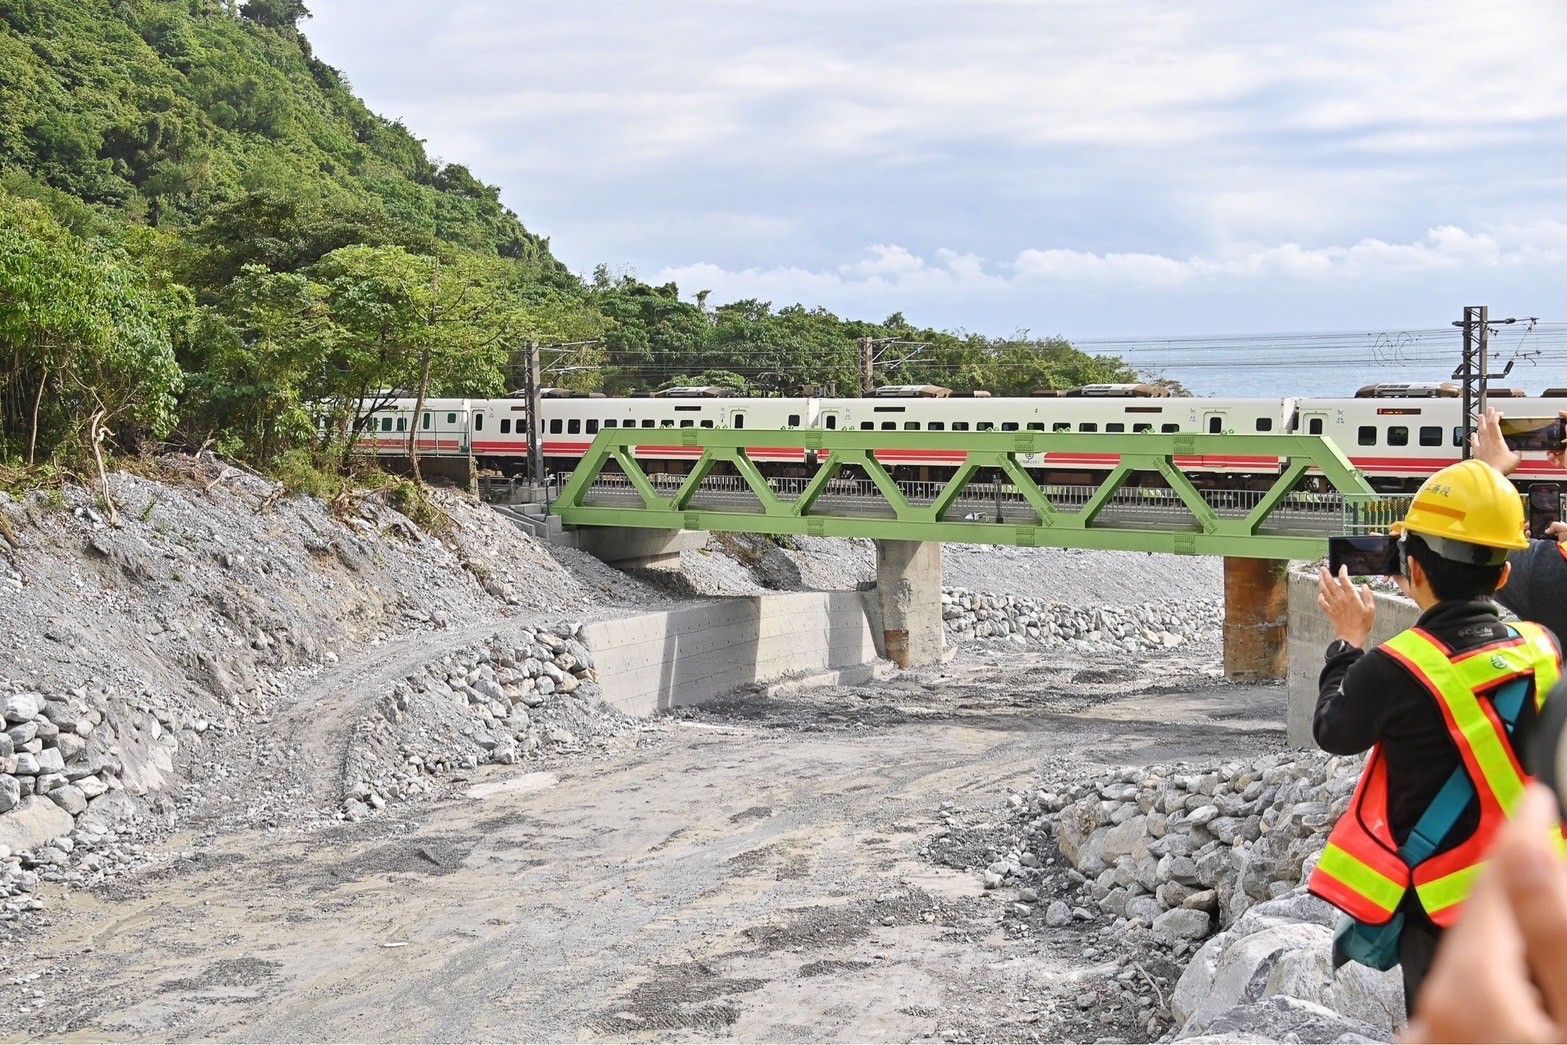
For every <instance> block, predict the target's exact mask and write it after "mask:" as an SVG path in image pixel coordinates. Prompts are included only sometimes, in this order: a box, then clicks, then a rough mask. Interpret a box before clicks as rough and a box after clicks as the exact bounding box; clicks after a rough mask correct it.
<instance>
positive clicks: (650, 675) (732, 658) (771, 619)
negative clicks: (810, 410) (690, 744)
mask: <svg viewBox="0 0 1567 1045" xmlns="http://www.w3.org/2000/svg"><path fill="white" fill-rule="evenodd" d="M583 636H584V638H585V640H586V642H587V645H588V648H589V649H590V650H592V652H593V659H594V663H595V665H596V666H597V668H598V673H599V682H600V685H601V686H602V687H603V693H604V700H605V701H607V702H608V703H610V704H612V705H614V706H615V707H617V708H619V709H620V710H622V711H624V712H626V713H628V714H632V715H649V714H652V713H653V712H655V711H662V710H664V709H666V708H673V707H679V706H681V705H684V704H699V703H701V702H703V701H706V700H711V699H713V698H714V697H718V696H722V695H724V694H726V693H731V692H733V691H734V690H736V689H738V688H740V687H742V686H746V685H749V684H751V683H754V682H760V681H764V680H768V679H776V678H779V677H781V676H784V675H790V674H798V673H802V672H814V671H825V670H829V669H835V668H844V667H851V666H854V665H860V664H867V663H869V662H871V661H874V660H875V659H876V644H875V640H874V638H873V637H872V634H871V629H870V625H869V624H868V623H867V620H866V613H865V605H864V601H863V600H862V598H861V595H860V593H859V592H856V591H838V592H791V593H787V594H778V595H758V596H752V597H747V598H728V599H720V600H716V601H713V602H707V603H702V604H701V605H697V606H685V607H681V608H680V609H675V610H670V611H668V612H666V613H645V614H642V615H640V616H636V617H624V618H621V619H619V620H608V621H600V622H598V623H596V624H589V625H588V626H587V627H586V628H584V629H583Z"/></svg>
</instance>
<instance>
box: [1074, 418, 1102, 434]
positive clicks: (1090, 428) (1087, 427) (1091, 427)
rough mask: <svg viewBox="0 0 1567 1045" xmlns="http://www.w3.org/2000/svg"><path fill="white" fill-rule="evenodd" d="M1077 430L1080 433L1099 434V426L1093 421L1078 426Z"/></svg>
mask: <svg viewBox="0 0 1567 1045" xmlns="http://www.w3.org/2000/svg"><path fill="white" fill-rule="evenodd" d="M1077 430H1078V431H1079V432H1097V431H1099V425H1098V424H1096V423H1095V422H1093V421H1084V422H1083V423H1082V424H1080V425H1078V426H1077Z"/></svg>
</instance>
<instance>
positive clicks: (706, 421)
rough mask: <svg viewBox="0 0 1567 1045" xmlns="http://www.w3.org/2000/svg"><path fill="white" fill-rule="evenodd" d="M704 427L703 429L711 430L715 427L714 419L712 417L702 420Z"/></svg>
mask: <svg viewBox="0 0 1567 1045" xmlns="http://www.w3.org/2000/svg"><path fill="white" fill-rule="evenodd" d="M702 427H703V428H711V427H713V419H712V418H711V417H708V418H704V419H703V420H702Z"/></svg>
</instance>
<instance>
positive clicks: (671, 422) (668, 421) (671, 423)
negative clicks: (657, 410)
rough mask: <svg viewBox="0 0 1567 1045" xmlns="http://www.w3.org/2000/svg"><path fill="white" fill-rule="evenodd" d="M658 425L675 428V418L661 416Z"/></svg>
mask: <svg viewBox="0 0 1567 1045" xmlns="http://www.w3.org/2000/svg"><path fill="white" fill-rule="evenodd" d="M648 427H650V428H651V427H652V426H651V425H649V426H648ZM658 427H660V428H673V427H675V419H674V418H672V417H665V418H661V419H660V420H659V422H658Z"/></svg>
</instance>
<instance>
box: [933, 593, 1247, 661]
mask: <svg viewBox="0 0 1567 1045" xmlns="http://www.w3.org/2000/svg"><path fill="white" fill-rule="evenodd" d="M941 616H942V619H943V620H944V621H945V622H946V626H947V630H948V631H949V632H951V633H952V636H953V637H954V638H956V639H1010V640H1011V641H1013V642H1016V643H1019V644H1026V643H1029V642H1039V643H1045V644H1059V643H1071V644H1075V645H1079V646H1082V647H1084V648H1087V647H1094V648H1099V649H1103V648H1105V647H1106V646H1110V647H1113V648H1116V649H1122V650H1127V651H1131V652H1139V651H1143V650H1150V649H1171V648H1174V647H1177V646H1182V645H1184V644H1186V643H1188V642H1191V641H1193V640H1195V639H1198V638H1201V637H1204V636H1208V635H1211V634H1215V633H1217V630H1218V627H1219V623H1220V621H1221V620H1222V619H1223V614H1222V610H1221V608H1220V606H1219V603H1218V602H1217V601H1215V600H1213V599H1189V600H1183V601H1179V602H1164V603H1158V604H1155V603H1152V602H1145V603H1143V604H1142V605H1140V606H1128V607H1121V608H1114V607H1108V606H1103V607H1098V606H1083V605H1068V604H1065V603H1060V602H1048V601H1045V600H1042V599H1031V598H1023V597H1019V596H1016V595H992V594H987V593H984V592H974V591H969V590H967V589H965V588H948V589H945V590H944V591H943V592H942V594H941Z"/></svg>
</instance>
